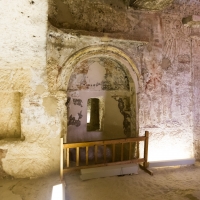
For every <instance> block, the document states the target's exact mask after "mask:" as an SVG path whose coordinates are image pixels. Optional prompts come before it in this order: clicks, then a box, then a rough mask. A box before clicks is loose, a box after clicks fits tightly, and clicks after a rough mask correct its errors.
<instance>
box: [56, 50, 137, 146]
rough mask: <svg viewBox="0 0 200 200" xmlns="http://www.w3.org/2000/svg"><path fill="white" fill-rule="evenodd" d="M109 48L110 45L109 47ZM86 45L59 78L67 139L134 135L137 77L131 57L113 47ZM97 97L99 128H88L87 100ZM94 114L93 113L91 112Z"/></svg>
mask: <svg viewBox="0 0 200 200" xmlns="http://www.w3.org/2000/svg"><path fill="white" fill-rule="evenodd" d="M109 47H110V46H109ZM109 47H106V46H101V47H99V46H98V47H97V46H95V47H88V48H85V49H82V50H81V51H79V52H77V53H75V54H74V55H72V56H71V57H70V58H69V59H67V61H66V62H65V64H64V66H63V67H62V71H61V73H60V76H59V77H58V87H59V89H62V90H65V91H66V92H67V96H68V102H67V112H68V114H67V116H68V127H67V142H81V141H95V140H105V139H117V138H126V137H135V136H137V134H138V105H137V93H138V78H139V72H138V70H137V68H136V66H135V65H134V64H133V62H132V60H131V59H130V58H129V57H128V56H127V55H125V54H124V52H122V51H121V50H119V49H117V48H115V47H110V48H109ZM93 99H94V100H95V99H98V100H99V108H98V109H99V112H98V113H99V126H95V127H99V128H98V129H96V130H95V129H94V130H93V129H91V128H89V129H88V125H89V124H88V121H87V120H88V113H89V112H88V109H89V107H91V105H90V106H88V101H89V100H90V101H91V100H93ZM93 114H94V113H93Z"/></svg>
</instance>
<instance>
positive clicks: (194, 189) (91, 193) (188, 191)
mask: <svg viewBox="0 0 200 200" xmlns="http://www.w3.org/2000/svg"><path fill="white" fill-rule="evenodd" d="M152 171H153V172H154V176H150V175H148V174H146V173H145V172H143V171H141V170H139V174H138V175H126V176H115V177H107V178H99V179H93V180H88V181H81V180H80V178H79V172H75V173H70V174H68V175H67V176H66V177H65V180H66V200H168V199H169V200H188V199H189V200H200V163H199V162H196V164H195V165H194V166H187V167H173V168H172V167H170V168H157V169H155V168H154V169H152ZM59 183H60V180H59V176H58V175H54V176H50V177H46V178H38V179H0V200H51V192H52V187H53V185H56V184H59Z"/></svg>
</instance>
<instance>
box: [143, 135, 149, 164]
mask: <svg viewBox="0 0 200 200" xmlns="http://www.w3.org/2000/svg"><path fill="white" fill-rule="evenodd" d="M148 144H149V131H145V141H144V163H143V166H144V167H145V168H147V167H148V162H147V161H148Z"/></svg>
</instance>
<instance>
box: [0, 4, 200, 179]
mask: <svg viewBox="0 0 200 200" xmlns="http://www.w3.org/2000/svg"><path fill="white" fill-rule="evenodd" d="M126 2H127V1H121V0H119V1H114V0H110V1H103V0H95V1H90V0H87V1H80V0H74V1H64V0H59V1H53V0H49V1H47V0H40V1H39V0H33V1H27V0H18V1H12V4H11V3H10V1H1V2H0V14H1V19H0V29H1V35H0V41H1V45H0V50H1V56H0V93H1V94H2V101H1V105H0V107H1V110H2V113H5V115H3V114H1V119H0V123H1V124H2V125H1V126H2V127H3V128H2V129H1V130H0V135H4V136H5V135H10V136H13V135H15V133H17V135H18V139H16V138H15V139H12V140H11V139H5V138H4V139H1V140H0V149H1V151H2V152H3V153H2V155H3V156H2V157H1V159H0V160H1V163H0V165H1V166H0V167H1V168H2V171H3V173H7V174H9V175H11V176H14V177H36V176H42V175H45V174H49V173H52V172H55V171H58V170H59V142H60V137H62V136H64V135H65V134H66V133H67V118H68V117H69V116H68V114H67V107H66V105H65V104H66V103H67V100H69V99H67V93H66V91H67V88H68V83H69V80H70V77H71V75H72V73H73V69H74V67H75V66H76V65H77V64H78V63H79V62H80V61H83V60H87V59H89V58H91V57H92V58H94V57H98V58H99V57H106V58H109V59H113V60H115V61H116V60H117V61H118V62H119V63H120V65H122V66H123V68H124V69H126V70H127V71H128V72H129V74H130V76H131V77H132V79H133V82H132V83H130V82H129V88H130V92H132V96H133V98H130V113H132V115H134V116H136V123H135V124H136V126H135V127H134V126H131V132H132V133H134V132H136V133H137V134H140V135H143V134H144V131H145V130H148V131H150V143H149V160H167V159H181V158H190V157H193V156H194V155H195V157H196V158H197V159H199V158H200V145H199V144H200V142H199V141H200V135H199V130H200V128H199V121H200V115H199V105H200V101H199V94H200V90H199V63H200V60H199V52H200V48H199V46H200V45H199V38H200V30H199V26H198V23H196V25H195V24H194V26H193V25H192V24H191V25H192V26H190V25H189V24H183V23H182V19H183V18H186V17H188V16H191V15H200V3H199V1H197V0H189V1H181V0H176V1H174V3H173V5H172V6H171V7H169V8H166V9H165V10H163V11H154V12H153V11H140V10H134V8H132V7H127V5H128V4H126ZM131 2H132V3H133V1H131ZM141 2H147V1H141ZM160 2H161V3H164V1H160ZM167 2H168V3H170V2H171V1H167ZM48 4H49V9H47V8H48ZM111 4H112V5H111ZM160 5H161V4H160ZM163 5H164V4H163ZM47 15H48V17H47ZM48 19H49V23H48V22H47V21H48ZM112 71H113V69H112ZM114 71H115V72H114ZM114 71H113V72H114V73H115V74H116V78H117V77H118V78H119V79H120V75H123V73H124V72H123V70H122V71H120V70H119V71H117V70H114ZM107 74H109V72H108V73H107ZM108 80H109V76H108V78H105V79H104V81H105V83H106V84H104V86H105V85H106V87H107V84H108V82H109V84H110V85H111V88H112V89H113V87H116V86H119V84H115V82H112V81H114V80H115V77H114V78H112V81H108ZM123 81H124V82H125V80H123ZM88 84H89V83H88ZM120 84H121V83H120ZM90 85H93V84H90ZM102 85H103V84H100V85H98V87H101V86H102ZM122 85H123V84H122ZM79 86H80V87H82V86H83V84H82V83H81V84H79ZM86 86H87V85H86ZM73 87H74V86H73ZM77 87H78V86H77ZM92 87H93V86H89V88H90V89H91V88H92ZM76 89H77V88H76ZM102 91H103V90H102ZM110 92H111V91H110ZM19 93H20V98H18V97H16V96H15V95H16V94H19ZM74 94H75V96H74V97H73V99H75V100H74V101H73V102H74V103H75V104H76V106H79V104H80V102H79V101H78V99H79V98H78V97H77V96H76V92H74ZM9 95H10V96H9ZM111 96H112V97H111ZM15 97H16V98H15ZM118 97H119V95H118ZM118 97H116V96H114V95H110V98H112V102H113V105H115V107H116V109H117V112H118V114H119V115H118V116H121V118H122V119H121V122H122V121H123V123H124V124H126V125H127V124H128V121H129V116H128V117H127V115H126V112H125V108H126V107H128V106H127V105H128V104H129V100H128V99H124V97H123V96H121V97H119V98H118ZM6 99H8V100H6ZM19 102H20V103H19ZM102 102H103V103H105V102H104V101H103V100H102ZM122 102H123V103H122ZM125 102H126V103H125ZM80 105H81V104H80ZM133 105H134V106H133ZM102 107H103V106H102ZM104 109H106V108H104ZM6 110H7V111H6ZM78 113H79V115H77V116H78V117H81V115H82V113H80V112H78ZM76 114H77V113H76ZM11 115H12V116H11ZM101 115H103V112H101ZM72 116H73V115H72ZM13 117H14V118H13ZM77 119H78V118H76V120H77ZM101 124H102V123H101ZM19 127H20V128H19ZM127 127H129V126H127ZM133 127H134V128H133ZM15 130H16V131H15ZM123 131H124V130H123ZM123 134H124V133H123ZM4 136H3V137H4ZM193 143H194V145H193ZM52 147H53V148H52ZM193 148H194V149H193ZM193 150H195V151H193ZM141 153H142V152H141ZM4 175H5V174H4Z"/></svg>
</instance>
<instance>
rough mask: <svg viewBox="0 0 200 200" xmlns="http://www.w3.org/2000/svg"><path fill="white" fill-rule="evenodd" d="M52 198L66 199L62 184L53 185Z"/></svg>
mask: <svg viewBox="0 0 200 200" xmlns="http://www.w3.org/2000/svg"><path fill="white" fill-rule="evenodd" d="M51 200H64V195H63V185H62V184H59V185H54V186H53V189H52V196H51Z"/></svg>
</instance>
